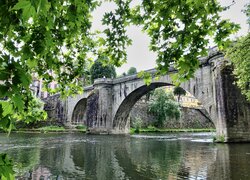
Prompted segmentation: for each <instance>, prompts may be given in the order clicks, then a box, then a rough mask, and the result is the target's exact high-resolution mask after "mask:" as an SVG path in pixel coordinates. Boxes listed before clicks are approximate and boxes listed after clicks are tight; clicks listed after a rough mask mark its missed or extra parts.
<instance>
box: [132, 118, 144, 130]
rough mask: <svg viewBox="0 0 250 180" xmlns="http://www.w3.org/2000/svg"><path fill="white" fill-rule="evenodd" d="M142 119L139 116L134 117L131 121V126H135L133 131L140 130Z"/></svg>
mask: <svg viewBox="0 0 250 180" xmlns="http://www.w3.org/2000/svg"><path fill="white" fill-rule="evenodd" d="M142 124H143V121H142V119H141V118H140V117H136V118H135V120H134V121H133V123H132V127H133V128H135V133H139V132H140V128H141V127H142Z"/></svg>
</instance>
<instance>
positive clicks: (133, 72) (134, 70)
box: [127, 67, 137, 75]
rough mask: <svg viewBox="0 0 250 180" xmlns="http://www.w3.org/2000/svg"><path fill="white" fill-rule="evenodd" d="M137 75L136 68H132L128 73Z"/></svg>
mask: <svg viewBox="0 0 250 180" xmlns="http://www.w3.org/2000/svg"><path fill="white" fill-rule="evenodd" d="M136 73H137V70H136V68H135V67H131V68H129V70H128V72H127V75H133V74H136Z"/></svg>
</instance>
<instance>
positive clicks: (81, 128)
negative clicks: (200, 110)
mask: <svg viewBox="0 0 250 180" xmlns="http://www.w3.org/2000/svg"><path fill="white" fill-rule="evenodd" d="M86 131H87V128H86V127H85V126H76V127H75V128H65V127H59V126H45V127H41V128H19V129H13V130H12V131H11V132H17V133H22V132H25V133H75V132H76V133H78V132H80V133H86ZM171 132H215V129H212V128H210V129H209V128H207V129H205V128H204V129H169V128H156V127H148V128H140V129H135V128H130V134H136V133H171ZM0 133H4V132H3V131H0Z"/></svg>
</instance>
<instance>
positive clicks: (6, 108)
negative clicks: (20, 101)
mask: <svg viewBox="0 0 250 180" xmlns="http://www.w3.org/2000/svg"><path fill="white" fill-rule="evenodd" d="M0 104H1V105H2V109H3V113H2V115H3V117H5V116H7V115H9V114H12V113H13V105H12V104H11V102H10V101H0Z"/></svg>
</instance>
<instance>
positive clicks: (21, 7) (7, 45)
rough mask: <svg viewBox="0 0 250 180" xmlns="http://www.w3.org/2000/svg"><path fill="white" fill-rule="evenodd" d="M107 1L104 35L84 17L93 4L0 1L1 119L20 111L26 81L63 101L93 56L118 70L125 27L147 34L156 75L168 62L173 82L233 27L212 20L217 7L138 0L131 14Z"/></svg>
mask: <svg viewBox="0 0 250 180" xmlns="http://www.w3.org/2000/svg"><path fill="white" fill-rule="evenodd" d="M110 1H112V2H114V3H115V4H116V8H115V9H114V10H113V11H111V12H108V13H105V15H104V17H103V19H102V23H103V25H105V27H106V29H105V30H103V31H101V32H95V33H94V32H91V25H92V16H91V13H92V12H93V10H94V9H95V8H96V7H98V6H100V5H101V1H98V0H53V1H49V0H39V1H37V0H5V1H0V49H1V51H0V98H1V99H3V98H4V99H7V100H4V101H3V100H2V101H0V119H1V120H2V119H4V118H8V119H9V116H11V114H13V113H15V112H20V111H23V110H26V109H28V108H27V107H28V105H29V103H28V101H30V100H31V99H32V98H31V91H30V87H29V86H30V84H31V81H32V76H33V75H36V76H37V77H38V78H39V79H43V82H44V83H45V87H46V86H47V88H48V84H49V83H50V82H52V81H55V82H57V83H58V87H57V89H56V91H61V95H62V96H67V95H69V94H72V93H79V92H81V91H82V88H81V86H79V84H80V82H79V79H80V78H81V77H82V76H84V74H86V72H87V71H88V70H89V69H88V68H89V66H90V64H91V63H92V59H93V57H97V56H98V55H100V54H101V55H105V56H106V57H108V62H107V63H109V64H113V65H115V66H121V65H122V64H123V63H124V62H126V57H127V56H126V47H127V46H128V45H130V44H131V43H132V42H131V39H130V38H129V37H128V35H127V34H126V27H127V26H130V25H137V26H140V27H142V30H143V31H144V32H146V33H147V34H148V36H149V37H150V39H151V42H150V50H152V51H154V52H156V53H157V54H158V56H157V59H156V62H157V69H158V73H159V74H165V73H166V72H167V71H168V67H169V64H170V63H171V62H174V63H175V67H176V68H177V69H178V71H179V75H178V76H175V77H173V80H175V81H176V82H179V81H180V82H181V81H183V80H185V79H188V78H190V77H192V75H193V73H194V71H195V69H196V68H197V67H198V65H199V62H198V57H199V56H202V55H205V54H206V47H207V45H208V42H209V39H213V40H214V41H215V43H216V44H217V45H218V46H219V48H223V47H226V45H227V44H228V42H229V39H228V37H229V35H230V34H231V33H233V32H235V31H236V30H237V29H238V28H239V26H238V25H235V24H233V23H231V22H229V21H228V20H221V19H220V16H219V13H220V12H222V11H223V10H225V9H226V8H223V7H221V6H220V4H219V3H218V2H217V0H199V1H197V0H179V1H172V0H166V1H162V0H150V1H149V0H142V1H140V3H139V4H138V5H136V6H135V7H132V6H131V0H124V1H123V0H110ZM142 76H144V77H145V78H148V79H149V78H150V76H149V75H145V74H143V75H142ZM77 85H78V86H77ZM6 107H8V108H6ZM10 107H11V108H10Z"/></svg>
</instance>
